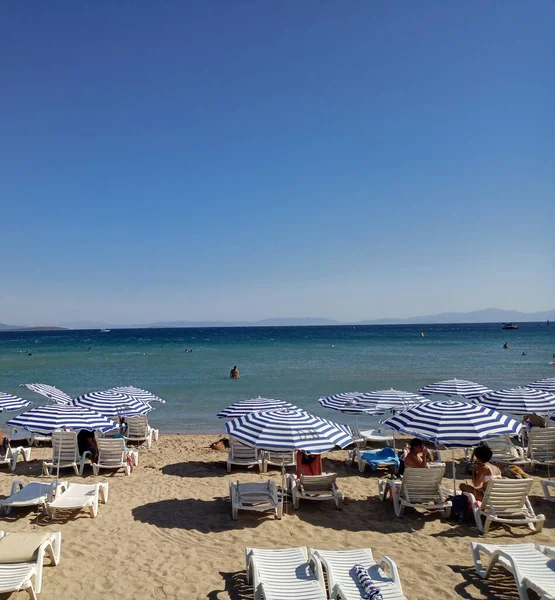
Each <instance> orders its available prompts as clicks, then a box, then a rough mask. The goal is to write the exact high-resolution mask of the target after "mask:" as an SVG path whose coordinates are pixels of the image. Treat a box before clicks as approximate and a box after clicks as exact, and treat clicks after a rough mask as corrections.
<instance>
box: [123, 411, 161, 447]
mask: <svg viewBox="0 0 555 600" xmlns="http://www.w3.org/2000/svg"><path fill="white" fill-rule="evenodd" d="M126 424H127V429H126V431H125V435H124V436H123V437H124V439H125V441H127V442H137V443H139V442H145V443H146V446H147V448H150V447H151V446H152V441H153V440H154V441H156V440H157V439H158V434H159V431H158V429H152V427H151V426H150V425H149V424H148V419H147V418H146V415H140V416H138V417H129V418H128V419H127V420H126Z"/></svg>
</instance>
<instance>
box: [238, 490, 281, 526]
mask: <svg viewBox="0 0 555 600" xmlns="http://www.w3.org/2000/svg"><path fill="white" fill-rule="evenodd" d="M229 497H230V499H231V516H232V517H233V519H238V518H239V511H240V510H253V511H267V510H272V511H274V512H275V515H276V519H281V517H282V514H283V509H282V505H281V501H280V500H279V498H278V492H277V485H276V482H275V481H271V480H270V481H266V482H263V483H262V482H261V483H239V482H238V481H237V482H236V483H235V482H233V481H231V482H230V483H229Z"/></svg>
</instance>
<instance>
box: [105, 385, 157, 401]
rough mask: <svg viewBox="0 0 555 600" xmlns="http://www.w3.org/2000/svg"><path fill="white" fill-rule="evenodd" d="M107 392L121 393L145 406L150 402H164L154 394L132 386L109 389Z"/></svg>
mask: <svg viewBox="0 0 555 600" xmlns="http://www.w3.org/2000/svg"><path fill="white" fill-rule="evenodd" d="M108 391H110V392H123V393H124V394H129V395H130V396H133V397H134V398H138V399H139V400H141V402H145V403H146V404H150V403H151V402H161V403H162V404H165V403H166V401H165V400H162V398H160V397H159V396H157V395H156V394H153V393H152V392H149V391H148V390H143V389H141V388H138V387H135V386H134V385H120V386H118V387H113V388H110V389H109V390H108Z"/></svg>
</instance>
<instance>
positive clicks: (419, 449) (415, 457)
mask: <svg viewBox="0 0 555 600" xmlns="http://www.w3.org/2000/svg"><path fill="white" fill-rule="evenodd" d="M429 462H431V461H430V456H429V451H428V448H426V446H424V442H423V441H422V440H420V439H418V438H413V439H412V440H411V441H410V442H409V448H408V452H407V455H406V456H405V467H416V468H417V469H418V468H420V469H425V468H426V467H427V466H428V463H429Z"/></svg>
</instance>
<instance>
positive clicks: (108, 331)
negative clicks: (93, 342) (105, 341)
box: [100, 329, 110, 333]
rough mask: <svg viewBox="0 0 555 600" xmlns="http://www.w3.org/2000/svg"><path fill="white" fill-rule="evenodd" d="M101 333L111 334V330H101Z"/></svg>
mask: <svg viewBox="0 0 555 600" xmlns="http://www.w3.org/2000/svg"><path fill="white" fill-rule="evenodd" d="M100 333H110V330H109V329H101V330H100Z"/></svg>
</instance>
